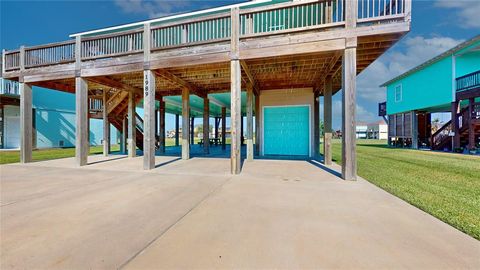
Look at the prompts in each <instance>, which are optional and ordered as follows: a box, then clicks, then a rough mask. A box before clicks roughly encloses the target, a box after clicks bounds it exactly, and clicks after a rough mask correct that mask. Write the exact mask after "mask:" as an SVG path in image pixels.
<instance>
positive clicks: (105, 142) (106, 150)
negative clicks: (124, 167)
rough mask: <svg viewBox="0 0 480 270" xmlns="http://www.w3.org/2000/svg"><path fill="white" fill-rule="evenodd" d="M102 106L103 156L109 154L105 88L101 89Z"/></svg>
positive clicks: (108, 124) (108, 125)
mask: <svg viewBox="0 0 480 270" xmlns="http://www.w3.org/2000/svg"><path fill="white" fill-rule="evenodd" d="M102 105H103V108H102V119H103V156H105V157H106V156H108V154H110V122H109V120H108V109H107V90H103V104H102Z"/></svg>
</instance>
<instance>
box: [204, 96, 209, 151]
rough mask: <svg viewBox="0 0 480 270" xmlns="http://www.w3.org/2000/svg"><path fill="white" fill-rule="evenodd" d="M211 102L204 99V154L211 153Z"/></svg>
mask: <svg viewBox="0 0 480 270" xmlns="http://www.w3.org/2000/svg"><path fill="white" fill-rule="evenodd" d="M209 129H210V102H209V101H208V98H204V99H203V153H205V154H208V153H210V138H209V136H210V130H209Z"/></svg>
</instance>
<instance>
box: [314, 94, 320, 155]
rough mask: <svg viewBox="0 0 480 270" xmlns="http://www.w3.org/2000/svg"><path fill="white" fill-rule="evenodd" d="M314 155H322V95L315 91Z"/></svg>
mask: <svg viewBox="0 0 480 270" xmlns="http://www.w3.org/2000/svg"><path fill="white" fill-rule="evenodd" d="M313 134H314V136H313V157H314V158H316V157H318V156H319V155H320V96H319V93H318V92H315V91H314V95H313Z"/></svg>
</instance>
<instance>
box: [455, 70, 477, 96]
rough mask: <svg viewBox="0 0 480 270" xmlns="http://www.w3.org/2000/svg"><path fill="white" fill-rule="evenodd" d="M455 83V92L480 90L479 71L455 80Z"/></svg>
mask: <svg viewBox="0 0 480 270" xmlns="http://www.w3.org/2000/svg"><path fill="white" fill-rule="evenodd" d="M456 83H457V92H463V91H468V90H472V89H475V88H480V70H479V71H475V72H472V73H470V74H467V75H464V76H462V77H458V78H457V79H456Z"/></svg>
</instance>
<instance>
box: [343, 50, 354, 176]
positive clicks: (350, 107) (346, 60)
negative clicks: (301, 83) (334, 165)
mask: <svg viewBox="0 0 480 270" xmlns="http://www.w3.org/2000/svg"><path fill="white" fill-rule="evenodd" d="M356 55H357V49H356V48H355V47H351V48H347V49H345V52H344V55H343V77H342V89H343V92H342V94H343V95H342V127H343V128H342V178H343V179H345V180H356V179H357V160H356V121H355V117H356V75H357V68H356V66H357V64H356Z"/></svg>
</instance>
